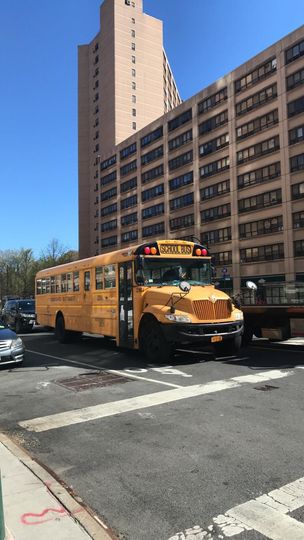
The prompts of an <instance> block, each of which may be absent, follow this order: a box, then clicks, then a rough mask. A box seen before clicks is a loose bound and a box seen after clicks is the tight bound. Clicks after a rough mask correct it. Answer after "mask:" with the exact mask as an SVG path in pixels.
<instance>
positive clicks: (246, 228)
mask: <svg viewBox="0 0 304 540" xmlns="http://www.w3.org/2000/svg"><path fill="white" fill-rule="evenodd" d="M282 230H283V216H275V217H270V218H266V219H259V220H258V221H252V222H250V223H242V224H241V225H239V235H240V238H241V239H243V238H253V237H255V236H262V235H264V234H272V233H276V232H279V231H282Z"/></svg>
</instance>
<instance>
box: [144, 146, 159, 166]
mask: <svg viewBox="0 0 304 540" xmlns="http://www.w3.org/2000/svg"><path fill="white" fill-rule="evenodd" d="M163 155H164V148H163V146H158V147H157V148H154V150H151V151H150V152H148V153H147V154H144V155H143V156H141V164H142V165H147V164H148V163H151V161H154V160H155V159H159V158H161V157H162V156H163Z"/></svg>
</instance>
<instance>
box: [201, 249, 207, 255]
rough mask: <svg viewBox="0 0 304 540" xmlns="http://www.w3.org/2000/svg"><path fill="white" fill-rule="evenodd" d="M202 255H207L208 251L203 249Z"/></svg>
mask: <svg viewBox="0 0 304 540" xmlns="http://www.w3.org/2000/svg"><path fill="white" fill-rule="evenodd" d="M202 255H203V257H205V256H206V255H208V251H207V250H206V249H205V248H203V249H202Z"/></svg>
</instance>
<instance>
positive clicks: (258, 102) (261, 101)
mask: <svg viewBox="0 0 304 540" xmlns="http://www.w3.org/2000/svg"><path fill="white" fill-rule="evenodd" d="M277 96H278V91H277V84H276V83H275V84H272V85H271V86H268V87H267V88H264V89H263V90H260V92H257V93H256V94H252V95H251V96H249V97H248V98H246V99H243V100H242V101H240V102H239V103H237V104H236V106H235V112H236V115H237V116H241V115H242V114H246V113H248V112H250V111H252V110H254V109H257V108H258V107H261V106H262V105H265V103H268V102H269V101H272V100H273V99H275V98H277Z"/></svg>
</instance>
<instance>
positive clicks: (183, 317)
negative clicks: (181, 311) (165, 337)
mask: <svg viewBox="0 0 304 540" xmlns="http://www.w3.org/2000/svg"><path fill="white" fill-rule="evenodd" d="M165 317H166V319H169V321H173V322H181V323H191V322H192V321H191V319H190V317H188V316H187V315H173V313H168V314H167V315H165Z"/></svg>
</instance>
